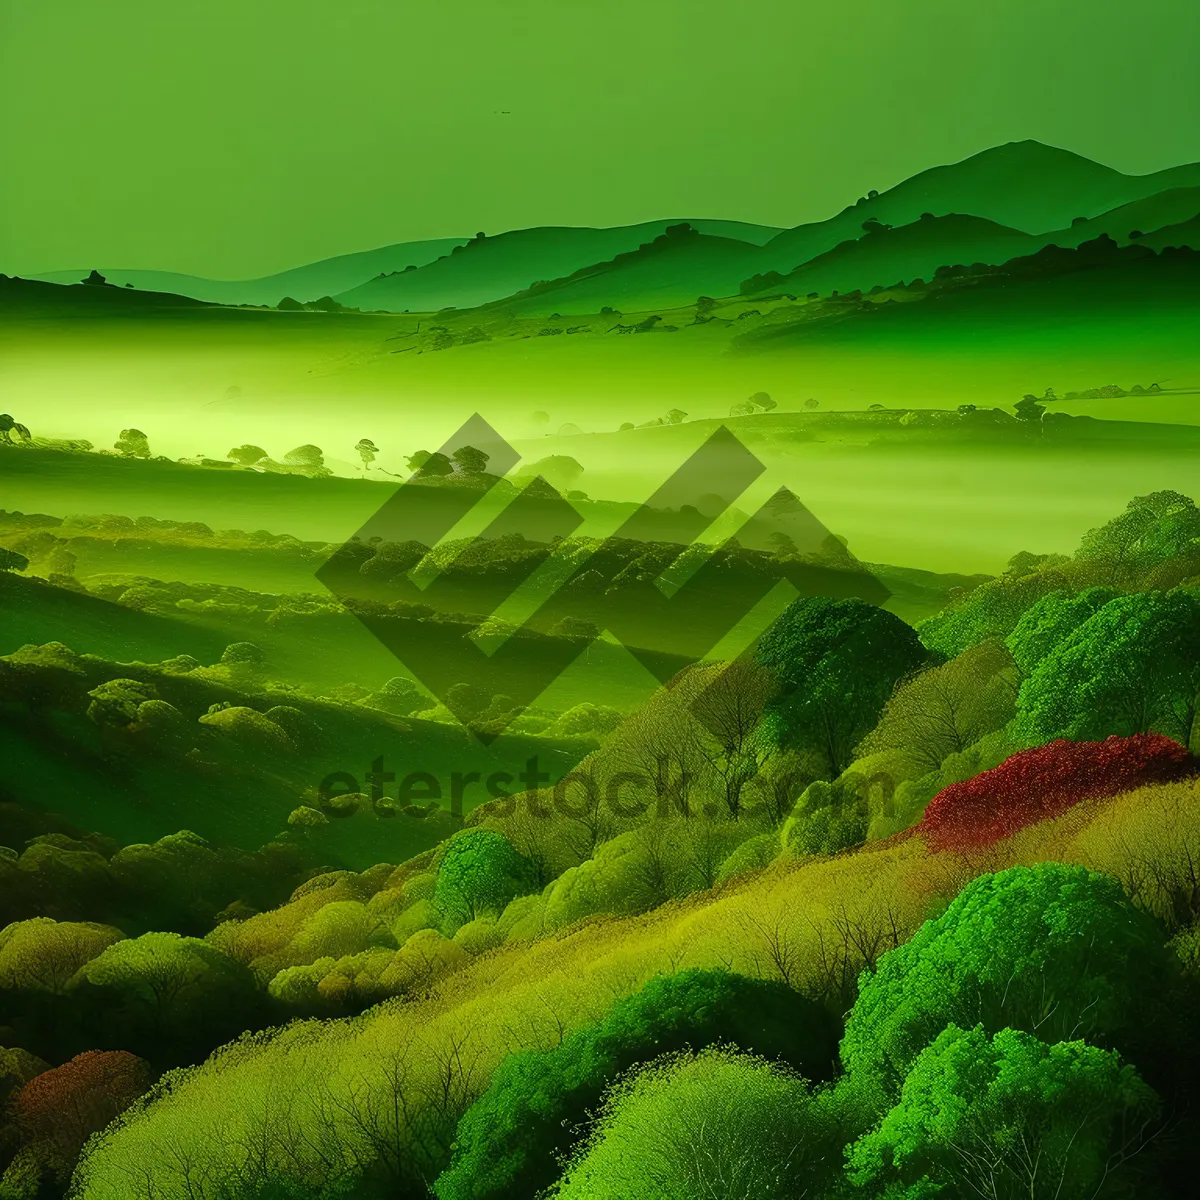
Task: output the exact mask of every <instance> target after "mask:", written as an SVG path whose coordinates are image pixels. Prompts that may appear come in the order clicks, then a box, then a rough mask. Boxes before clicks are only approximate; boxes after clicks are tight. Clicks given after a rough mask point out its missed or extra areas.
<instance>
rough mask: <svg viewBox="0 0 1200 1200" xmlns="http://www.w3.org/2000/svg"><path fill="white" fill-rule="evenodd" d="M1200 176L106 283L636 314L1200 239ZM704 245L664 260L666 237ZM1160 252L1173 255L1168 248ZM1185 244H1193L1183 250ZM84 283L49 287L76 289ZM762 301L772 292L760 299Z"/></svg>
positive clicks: (1071, 158) (526, 233)
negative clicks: (222, 277) (691, 233)
mask: <svg viewBox="0 0 1200 1200" xmlns="http://www.w3.org/2000/svg"><path fill="white" fill-rule="evenodd" d="M1198 214H1200V163H1189V164H1184V165H1182V166H1178V167H1172V168H1169V169H1167V170H1163V171H1157V172H1153V173H1151V174H1147V175H1126V174H1123V173H1122V172H1120V171H1117V170H1114V169H1113V168H1111V167H1107V166H1104V165H1102V164H1100V163H1096V162H1093V161H1092V160H1090V159H1087V158H1084V157H1083V156H1081V155H1078V154H1075V153H1073V152H1071V151H1068V150H1062V149H1059V148H1056V147H1053V146H1046V145H1043V144H1042V143H1040V142H1036V141H1029V140H1027V141H1020V142H1009V143H1007V144H1005V145H1001V146H994V147H991V148H990V149H987V150H983V151H981V152H979V153H977V154H974V155H971V156H970V157H968V158H965V159H963V160H961V161H959V162H955V163H949V164H945V165H942V166H937V167H931V168H929V169H928V170H925V171H922V172H919V173H918V174H916V175H914V176H912V177H911V178H909V179H906V180H904V181H902V182H901V183H899V184H897V185H895V186H894V187H892V188H889V189H888V190H887V191H884V192H881V193H874V192H872V193H868V195H867V196H864V197H860V198H859V199H858V200H857V201H856V202H855V203H853V204H850V205H847V206H846V208H844V209H843V210H842V211H841V212H840V213H837V214H835V215H834V216H832V217H830V218H828V219H827V220H824V221H817V222H810V223H807V224H803V225H797V226H795V227H794V228H791V229H785V230H778V229H774V228H771V227H768V226H760V225H752V224H748V223H744V222H738V221H721V220H690V221H687V222H682V221H678V220H660V221H647V222H642V223H640V224H636V225H628V226H620V227H614V228H607V229H598V228H582V227H572V226H544V227H535V228H530V229H518V230H511V231H508V232H505V233H500V234H495V235H492V236H488V237H483V236H476V237H474V238H470V239H467V238H460V239H454V238H449V239H440V240H433V241H423V242H406V243H398V244H396V245H394V246H386V247H382V248H380V249H377V250H371V251H363V252H361V253H357V254H349V255H341V256H338V257H336V258H332V259H326V260H323V261H322V262H318V263H312V264H309V265H307V266H303V267H297V268H294V269H292V270H290V271H284V272H280V273H279V274H276V275H272V276H269V277H266V278H264V279H261V280H249V281H240V282H238V281H233V282H230V281H214V280H202V279H195V278H193V277H190V276H184V275H174V274H172V273H170V272H154V271H141V272H139V271H119V270H113V271H105V272H104V273H105V274H106V275H107V276H108V277H109V279H110V281H111V282H113V283H116V284H125V283H132V284H133V285H134V287H135V288H141V289H146V288H150V289H153V290H155V291H168V292H174V293H176V294H179V295H183V296H190V297H194V298H196V299H201V300H206V301H209V302H212V303H221V304H247V303H249V304H265V305H272V306H273V305H277V304H278V303H279V302H280V300H282V299H283V298H284V297H285V296H287V297H291V298H292V299H294V300H297V301H301V302H305V301H312V300H316V299H319V298H321V297H324V296H333V297H335V298H336V300H337V301H338V302H339V303H340V304H342V305H344V306H346V307H349V308H357V309H361V310H363V311H384V312H405V311H409V312H436V311H441V310H446V309H451V308H457V309H460V310H461V309H470V308H475V307H479V306H481V305H494V304H496V303H499V302H511V308H512V310H513V312H514V313H517V314H520V315H538V314H544V315H547V316H549V315H551V314H552V313H553V312H556V311H559V310H563V311H568V312H596V311H598V310H599V309H600V308H602V307H604V306H609V307H612V308H614V309H617V310H621V309H625V310H628V311H637V310H638V308H639V306H641V307H644V308H652V307H672V306H679V305H682V304H686V303H693V302H694V301H695V299H696V298H697V297H698V296H700V295H710V296H720V295H732V294H737V293H738V292H739V290H743V289H742V284H743V282H744V281H747V280H751V279H752V278H755V277H758V278H760V279H762V280H763V281H764V282H763V287H768V286H770V285H771V284H772V283H776V282H778V281H780V280H781V279H784V278H786V279H787V280H788V283H787V285H786V288H787V290H797V289H803V290H804V291H806V292H807V291H812V290H816V291H822V292H823V291H826V290H831V289H838V290H850V289H854V288H864V289H865V288H869V287H871V286H875V285H880V286H886V285H888V284H890V283H892V282H895V281H897V280H900V279H908V280H911V279H912V278H915V277H918V276H919V277H927V276H928V275H930V274H931V273H932V272H933V271H934V270H936V268H937V267H939V266H945V265H952V264H955V263H965V264H970V263H971V262H990V261H1004V260H1005V259H1007V258H1010V257H1012V256H1014V255H1018V254H1022V253H1031V252H1033V251H1035V250H1036V249H1038V248H1039V247H1040V246H1043V245H1046V244H1050V243H1053V244H1057V245H1062V246H1074V245H1077V244H1079V242H1081V241H1084V240H1089V239H1091V238H1094V237H1096V236H1098V235H1099V234H1102V233H1105V234H1108V235H1109V236H1111V237H1113V238H1114V239H1115V240H1117V241H1119V242H1124V241H1127V240H1128V239H1129V235H1130V234H1134V235H1135V236H1139V237H1140V236H1142V235H1147V244H1149V245H1157V244H1158V243H1157V242H1153V241H1151V236H1156V231H1157V230H1160V229H1164V228H1165V227H1167V226H1172V227H1175V228H1176V229H1177V230H1178V231H1179V232H1177V233H1176V234H1173V235H1172V236H1175V237H1177V238H1183V239H1187V238H1191V239H1192V240H1193V241H1196V240H1200V233H1197V232H1196V230H1195V227H1194V224H1193V223H1192V222H1193V219H1194V218H1196V217H1197V215H1198ZM681 224H687V225H690V226H691V227H692V228H693V229H694V230H695V231H696V234H697V236H696V237H695V238H694V239H692V240H691V241H690V242H689V243H688V245H687V246H684V245H683V244H682V243H680V242H678V241H676V242H674V243H672V245H671V246H670V247H669V250H668V252H665V253H664V252H663V249H662V247H658V248H657V249H656V248H655V247H656V245H657V242H658V240H659V239H661V237H662V235H663V234H664V232H665V230H666V229H667V228H669V227H672V226H679V225H681ZM1162 244H1172V243H1171V242H1169V241H1168V242H1165V243H1162ZM1185 244H1188V243H1186V241H1185ZM86 274H87V272H86V271H77V272H54V273H53V274H52V275H49V276H41V277H39V278H45V279H49V280H51V281H52V282H75V281H77V280H78V279H81V278H82V277H83V276H84V275H86ZM749 290H750V291H755V290H761V289H756V288H750V289H749Z"/></svg>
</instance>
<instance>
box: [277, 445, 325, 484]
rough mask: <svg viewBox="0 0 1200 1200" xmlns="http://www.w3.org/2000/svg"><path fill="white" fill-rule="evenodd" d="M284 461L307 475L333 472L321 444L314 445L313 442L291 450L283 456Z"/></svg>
mask: <svg viewBox="0 0 1200 1200" xmlns="http://www.w3.org/2000/svg"><path fill="white" fill-rule="evenodd" d="M283 461H284V462H285V463H286V464H287V465H288V466H289V467H295V468H296V469H297V470H299V471H301V472H303V473H304V474H305V475H312V476H320V475H330V474H332V472H331V471H330V470H329V468H328V467H327V466H326V465H325V453H324V451H323V450H322V449H321V448H320V446H313V445H311V444H309V445H304V446H297V447H296V448H295V449H294V450H289V451H288V452H287V453H286V454H285V455H284V456H283Z"/></svg>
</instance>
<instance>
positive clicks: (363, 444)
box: [354, 438, 379, 471]
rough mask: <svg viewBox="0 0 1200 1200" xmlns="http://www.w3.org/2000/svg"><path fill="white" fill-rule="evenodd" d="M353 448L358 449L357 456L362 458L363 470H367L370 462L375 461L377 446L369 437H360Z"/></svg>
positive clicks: (377, 451)
mask: <svg viewBox="0 0 1200 1200" xmlns="http://www.w3.org/2000/svg"><path fill="white" fill-rule="evenodd" d="M354 449H355V450H357V451H358V457H359V458H361V459H362V465H363V471H369V470H370V469H371V464H372V463H373V462H374V461H375V456H376V455H377V454H378V453H379V447H378V446H377V445H375V443H374V442H373V441H371V439H370V438H360V439H359V441H358V442H357V443H355V446H354Z"/></svg>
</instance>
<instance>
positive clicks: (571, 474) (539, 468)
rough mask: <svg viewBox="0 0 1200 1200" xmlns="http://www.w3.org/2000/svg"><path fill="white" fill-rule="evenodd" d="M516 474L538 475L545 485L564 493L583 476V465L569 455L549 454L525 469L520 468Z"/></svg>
mask: <svg viewBox="0 0 1200 1200" xmlns="http://www.w3.org/2000/svg"><path fill="white" fill-rule="evenodd" d="M518 474H519V475H540V476H541V477H542V478H543V479H544V480H545V481H546V482H547V483H549V484H551V485H552V486H554V487H556V488H558V490H559V491H561V492H565V491H569V490H570V489H571V488H573V487H574V486H575V484H577V483H578V482H579V478H580V476H581V475H582V474H583V464H582V463H581V462H579V460H578V459H575V458H572V457H571V456H570V455H569V454H550V455H547V456H546V457H545V458H539V459H538V461H537V462H535V463H530V465H529V466H527V467H522V468H521V470H520V471H519V472H518Z"/></svg>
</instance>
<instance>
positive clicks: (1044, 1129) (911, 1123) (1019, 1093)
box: [847, 1025, 1158, 1200]
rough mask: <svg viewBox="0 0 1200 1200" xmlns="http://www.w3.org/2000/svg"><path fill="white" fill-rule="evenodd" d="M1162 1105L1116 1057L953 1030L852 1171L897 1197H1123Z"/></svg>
mask: <svg viewBox="0 0 1200 1200" xmlns="http://www.w3.org/2000/svg"><path fill="white" fill-rule="evenodd" d="M1157 1107H1158V1103H1157V1097H1156V1096H1155V1094H1154V1092H1153V1091H1152V1090H1151V1089H1150V1088H1149V1087H1147V1086H1146V1084H1145V1083H1143V1082H1142V1080H1141V1078H1140V1077H1139V1076H1138V1074H1137V1072H1136V1071H1135V1070H1134V1069H1133V1067H1129V1066H1123V1065H1122V1064H1121V1061H1120V1059H1119V1058H1118V1056H1117V1055H1116V1054H1115V1053H1114V1052H1112V1051H1108V1050H1101V1049H1098V1048H1097V1047H1095V1046H1089V1045H1087V1044H1086V1043H1085V1042H1082V1041H1073V1042H1059V1043H1057V1044H1055V1045H1047V1044H1046V1043H1045V1042H1042V1041H1039V1040H1038V1039H1037V1038H1035V1037H1033V1036H1032V1035H1030V1034H1028V1033H1023V1032H1020V1031H1018V1030H1013V1029H1002V1030H1000V1031H998V1032H997V1033H996V1034H995V1035H994V1036H993V1037H989V1036H988V1035H987V1033H986V1032H985V1031H984V1030H983V1028H982V1027H981V1026H976V1027H975V1028H974V1029H971V1030H966V1031H964V1030H963V1029H960V1028H959V1027H958V1026H956V1025H950V1026H949V1027H948V1028H947V1029H945V1030H944V1031H943V1032H942V1033H941V1034H940V1035H939V1036H938V1038H937V1040H936V1041H935V1042H934V1043H933V1044H932V1045H931V1046H929V1047H928V1048H927V1049H926V1050H923V1051H922V1052H921V1054H920V1055H919V1056H918V1057H917V1060H916V1062H915V1064H914V1065H913V1068H912V1071H911V1072H910V1073H909V1075H908V1078H907V1079H906V1080H905V1081H904V1087H903V1090H902V1092H901V1095H900V1099H899V1101H898V1103H897V1104H896V1105H895V1107H893V1108H892V1109H891V1111H890V1112H888V1113H887V1114H886V1116H884V1118H883V1120H882V1122H881V1123H880V1125H879V1127H878V1128H877V1129H875V1130H874V1131H872V1132H871V1133H869V1134H867V1135H865V1136H864V1137H862V1138H860V1139H859V1140H858V1141H857V1142H856V1143H855V1144H854V1145H853V1146H852V1147H851V1148H850V1150H849V1152H848V1154H847V1160H848V1166H849V1175H850V1178H851V1180H852V1181H853V1182H854V1183H855V1184H857V1185H858V1186H859V1187H863V1188H868V1189H871V1194H878V1192H877V1191H876V1189H880V1188H886V1187H887V1186H888V1185H891V1186H892V1187H893V1188H896V1189H897V1190H896V1191H894V1192H893V1191H891V1190H888V1191H886V1192H885V1193H884V1194H886V1195H888V1196H892V1195H897V1196H909V1195H913V1194H916V1195H921V1194H922V1193H921V1192H920V1191H919V1190H918V1191H916V1192H915V1193H914V1192H910V1191H908V1190H901V1189H908V1188H913V1189H919V1188H920V1187H921V1186H922V1185H929V1184H932V1185H933V1187H934V1189H937V1191H936V1194H939V1195H944V1194H949V1195H955V1196H967V1195H976V1196H986V1197H989V1198H992V1200H1096V1198H1098V1197H1102V1196H1113V1195H1127V1194H1129V1193H1128V1192H1127V1190H1126V1189H1127V1188H1128V1186H1129V1181H1128V1180H1127V1179H1125V1178H1123V1175H1122V1172H1121V1171H1120V1169H1119V1168H1120V1167H1121V1165H1122V1164H1123V1163H1124V1162H1126V1161H1127V1160H1128V1159H1129V1158H1130V1157H1131V1155H1133V1154H1135V1153H1137V1151H1138V1150H1140V1149H1141V1148H1142V1146H1143V1145H1144V1144H1145V1141H1146V1139H1147V1133H1148V1128H1149V1126H1150V1123H1151V1122H1152V1120H1153V1119H1154V1117H1155V1115H1156V1111H1157ZM943 1188H944V1189H946V1191H945V1192H943V1191H942V1190H941V1189H943Z"/></svg>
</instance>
